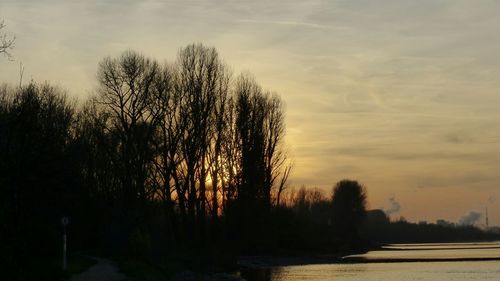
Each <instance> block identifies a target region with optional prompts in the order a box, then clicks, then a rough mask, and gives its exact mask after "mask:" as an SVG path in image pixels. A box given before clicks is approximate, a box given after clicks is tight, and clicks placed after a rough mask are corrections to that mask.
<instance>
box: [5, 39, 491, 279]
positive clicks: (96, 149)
mask: <svg viewBox="0 0 500 281" xmlns="http://www.w3.org/2000/svg"><path fill="white" fill-rule="evenodd" d="M97 79H98V84H99V86H98V89H97V90H96V94H95V96H93V97H91V98H90V99H89V100H87V101H85V102H82V101H73V100H70V99H68V97H67V95H66V94H65V92H64V91H63V90H61V89H59V88H58V87H54V86H52V85H50V84H48V83H36V82H30V83H28V84H26V85H21V86H18V87H13V86H8V85H4V86H2V87H1V88H0V223H1V225H0V241H1V254H0V267H1V268H2V276H7V277H8V278H7V280H57V279H58V278H64V275H63V274H62V272H61V270H60V261H61V252H62V226H61V217H63V216H67V217H69V218H70V224H69V225H68V227H67V231H68V248H69V252H70V253H76V252H83V253H88V254H94V255H104V256H108V257H111V258H114V259H115V260H117V261H118V262H119V264H122V265H124V267H126V268H127V269H128V270H132V271H133V268H138V271H141V268H142V269H143V270H144V271H157V272H160V273H158V275H162V276H168V275H169V274H170V273H171V272H175V271H179V270H183V269H186V268H187V269H190V270H194V271H224V270H231V269H232V268H234V266H235V261H236V257H237V256H238V255H254V254H270V255H272V254H275V255H283V254H286V255H289V254H311V253H314V254H318V253H322V254H332V253H333V254H342V253H349V252H352V251H359V250H363V249H366V248H367V247H370V245H371V244H370V241H369V239H372V238H373V239H374V241H391V242H392V241H394V242H398V241H397V238H398V237H399V238H401V237H414V236H411V234H415V233H416V232H415V231H414V229H413V228H412V227H413V226H411V225H399V224H398V223H396V224H388V226H386V225H385V224H384V228H383V229H384V231H381V232H379V231H378V230H377V229H375V227H376V226H371V227H372V228H370V227H367V226H366V224H364V225H363V227H364V228H362V229H361V230H362V231H361V232H360V231H359V230H360V229H359V226H361V225H362V222H363V218H364V217H365V212H366V211H365V202H366V191H365V189H364V187H363V186H361V185H360V184H359V183H357V182H356V181H350V180H343V181H340V182H339V183H337V184H336V185H335V187H334V189H333V191H332V194H331V195H325V194H323V193H322V192H321V191H319V190H315V189H305V188H302V189H300V190H299V191H297V192H290V190H287V189H286V187H287V184H286V182H287V178H288V175H289V173H290V170H291V166H290V164H289V161H288V160H287V156H286V149H285V145H284V136H285V123H284V105H283V101H282V100H281V98H280V97H279V96H278V95H276V94H272V93H270V92H267V91H264V90H263V89H262V88H261V87H260V86H259V84H258V83H257V82H256V81H255V80H254V78H252V76H251V75H249V74H241V75H239V76H234V75H233V74H232V73H231V72H230V71H229V67H227V66H226V65H225V64H224V63H223V62H222V60H221V58H220V57H219V55H218V53H217V51H216V50H215V49H214V48H208V47H205V46H203V45H189V46H187V47H185V48H183V49H181V50H180V51H179V54H178V57H177V60H176V61H175V62H174V63H167V64H160V63H158V62H157V61H155V60H153V59H149V58H146V57H144V56H142V55H140V54H138V53H136V52H132V51H128V52H125V53H123V54H122V55H121V56H120V57H117V58H105V59H104V60H102V61H101V63H100V64H99V66H98V75H97ZM367 229H368V230H367ZM370 229H371V230H370ZM381 229H382V228H381ZM363 231H364V232H363ZM474 231H477V230H474ZM431 232H433V233H435V234H436V233H438V232H437V230H432V231H431ZM360 233H361V234H362V235H365V234H367V233H368V235H366V236H364V237H363V236H360V235H359V234H360ZM426 233H427V232H426ZM473 233H475V232H473ZM457 234H458V232H457V231H456V230H453V231H452V230H448V232H446V231H445V232H444V234H443V235H442V236H434V237H439V238H436V241H437V240H440V239H446V238H449V237H455V236H454V235H457ZM439 235H441V234H439ZM450 235H451V236H450ZM460 235H461V234H460ZM464 235H466V236H467V235H469V234H464ZM457 237H458V236H457ZM467 237H471V236H467ZM477 237H480V238H484V237H483V236H474V238H477ZM368 238H369V239H368ZM401 239H402V238H401ZM446 240H448V239H446ZM405 241H407V240H405ZM399 242H402V241H399ZM144 268H150V269H151V268H152V269H151V270H149V269H144ZM131 274H134V273H133V272H132V273H131Z"/></svg>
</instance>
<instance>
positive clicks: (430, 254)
mask: <svg viewBox="0 0 500 281" xmlns="http://www.w3.org/2000/svg"><path fill="white" fill-rule="evenodd" d="M349 257H359V258H365V259H369V260H376V259H453V258H457V259H459V258H463V259H468V258H497V257H498V258H500V243H498V242H488V243H446V244H413V245H411V244H393V245H387V246H385V247H383V248H382V250H378V251H370V252H368V253H366V254H362V255H352V256H349Z"/></svg>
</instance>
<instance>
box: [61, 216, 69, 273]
mask: <svg viewBox="0 0 500 281" xmlns="http://www.w3.org/2000/svg"><path fill="white" fill-rule="evenodd" d="M61 224H62V225H63V231H64V232H63V261H62V269H63V271H66V268H67V263H66V226H67V225H68V224H69V218H68V217H67V216H63V217H62V218H61Z"/></svg>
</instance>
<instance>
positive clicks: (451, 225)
mask: <svg viewBox="0 0 500 281" xmlns="http://www.w3.org/2000/svg"><path fill="white" fill-rule="evenodd" d="M436 224H437V225H439V226H445V227H455V224H454V223H452V222H449V221H446V220H442V219H439V220H436Z"/></svg>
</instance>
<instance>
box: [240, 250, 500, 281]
mask: <svg viewBox="0 0 500 281" xmlns="http://www.w3.org/2000/svg"><path fill="white" fill-rule="evenodd" d="M498 247H500V242H488V243H446V244H393V245H387V246H386V247H385V249H382V250H379V251H371V252H368V253H366V254H364V255H354V256H352V257H361V258H366V259H370V260H372V259H381V260H386V259H387V260H390V259H395V260H397V259H401V260H404V259H460V258H462V259H467V258H492V257H495V258H496V257H500V248H498ZM243 277H245V278H247V280H256V281H296V280H312V281H316V280H336V281H351V280H368V281H382V280H384V281H396V280H398V281H399V280H440V281H451V280H500V262H498V261H439V262H425V261H422V262H391V263H386V262H376V263H352V264H350V263H347V264H310V265H297V266H280V267H271V268H269V267H268V268H262V269H253V270H249V271H248V272H246V274H244V275H243Z"/></svg>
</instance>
